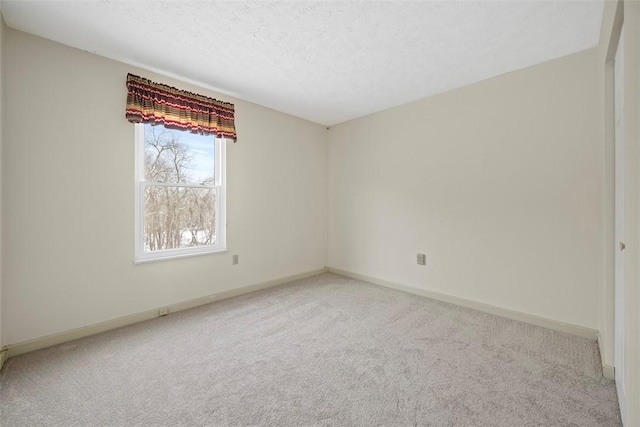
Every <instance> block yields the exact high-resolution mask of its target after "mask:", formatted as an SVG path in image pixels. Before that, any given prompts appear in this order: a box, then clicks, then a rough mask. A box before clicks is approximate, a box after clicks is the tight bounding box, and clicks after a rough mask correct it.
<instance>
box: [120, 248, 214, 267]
mask: <svg viewBox="0 0 640 427" xmlns="http://www.w3.org/2000/svg"><path fill="white" fill-rule="evenodd" d="M224 252H227V248H212V249H201V250H198V251H194V252H181V253H180V252H179V253H176V252H171V253H162V251H158V252H156V253H150V254H146V255H145V256H144V257H136V258H135V260H134V261H133V263H134V264H146V263H148V262H157V261H169V260H172V259H180V258H189V257H194V256H201V255H209V254H219V253H224Z"/></svg>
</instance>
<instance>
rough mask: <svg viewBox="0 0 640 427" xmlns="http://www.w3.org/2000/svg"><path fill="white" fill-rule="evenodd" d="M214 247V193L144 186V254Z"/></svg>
mask: <svg viewBox="0 0 640 427" xmlns="http://www.w3.org/2000/svg"><path fill="white" fill-rule="evenodd" d="M216 243H217V242H216V189H213V188H193V187H166V186H157V185H146V186H144V250H145V252H152V251H157V250H163V249H177V248H189V247H194V246H203V245H215V244H216Z"/></svg>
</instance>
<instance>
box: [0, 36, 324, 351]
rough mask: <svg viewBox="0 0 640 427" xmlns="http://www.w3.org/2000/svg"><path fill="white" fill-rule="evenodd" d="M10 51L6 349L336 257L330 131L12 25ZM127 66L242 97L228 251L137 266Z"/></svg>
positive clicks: (231, 165) (232, 148)
mask: <svg viewBox="0 0 640 427" xmlns="http://www.w3.org/2000/svg"><path fill="white" fill-rule="evenodd" d="M4 54H5V57H4V61H5V78H6V86H5V89H6V90H5V94H4V101H5V106H6V108H5V113H6V116H5V118H6V120H5V129H4V132H5V133H4V147H3V148H4V153H3V164H2V167H3V174H4V179H3V182H2V184H3V187H2V197H3V204H4V216H3V218H2V221H3V229H4V241H3V243H4V248H5V253H4V283H3V302H2V304H3V306H2V310H3V316H4V321H3V325H2V328H3V335H4V338H3V340H4V343H5V344H15V343H20V342H24V341H27V340H30V339H35V338H40V337H44V336H47V335H51V334H55V333H59V332H63V331H68V330H71V329H74V328H79V327H82V326H85V325H90V324H94V323H98V322H102V321H106V320H110V319H114V318H118V317H121V316H125V315H129V314H134V313H139V312H142V311H145V310H150V309H153V308H156V307H161V306H165V305H169V304H173V303H177V302H181V301H186V300H190V299H193V298H198V297H201V296H205V295H209V294H213V293H217V292H220V291H224V290H229V289H233V288H238V287H240V286H244V285H250V284H254V283H259V282H263V281H267V280H271V279H276V278H281V277H286V276H289V275H294V274H298V273H303V272H307V271H311V270H315V269H319V268H322V267H323V266H325V265H326V263H327V262H326V256H327V255H326V254H327V210H326V205H327V186H326V177H327V148H326V138H327V134H326V129H325V128H324V127H322V126H320V125H317V124H313V123H310V122H306V121H303V120H300V119H297V118H294V117H291V116H288V115H285V114H282V113H278V112H276V111H273V110H269V109H267V108H263V107H260V106H257V105H254V104H250V103H247V102H243V101H239V100H236V99H232V98H230V97H227V96H222V95H218V94H215V93H212V92H210V91H208V90H205V89H201V88H198V87H194V86H191V85H188V84H185V83H182V82H178V81H174V80H171V79H168V78H164V77H162V76H158V75H155V74H153V73H151V72H146V71H143V70H140V69H135V68H133V67H130V66H127V65H125V64H122V63H118V62H115V61H112V60H108V59H105V58H102V57H99V56H96V55H93V54H90V53H87V52H82V51H79V50H76V49H72V48H69V47H65V46H62V45H59V44H56V43H53V42H50V41H47V40H44V39H40V38H37V37H35V36H31V35H27V34H25V33H22V32H18V31H15V30H11V29H6V32H5V52H4ZM127 72H132V73H135V74H139V75H143V76H145V77H148V78H150V79H152V80H155V81H160V82H163V83H167V84H170V85H173V86H176V87H179V88H182V89H186V90H190V91H193V92H198V93H202V94H204V95H209V96H213V97H215V98H217V99H221V100H225V101H230V102H233V103H235V105H236V117H237V122H236V123H237V131H238V143H237V144H232V143H229V144H228V145H227V146H228V151H227V156H228V159H227V169H228V234H227V240H228V248H229V252H228V253H225V254H213V255H206V256H199V257H194V258H188V259H181V260H172V261H164V262H156V263H149V264H142V265H134V264H133V258H134V234H133V233H134V230H133V227H134V205H133V201H134V185H133V184H134V172H133V171H134V131H133V125H132V124H131V123H128V122H127V121H126V120H125V118H124V109H125V100H126V87H125V80H126V74H127ZM7 249H8V250H7ZM232 254H239V255H240V264H239V265H237V266H232V264H231V255H232Z"/></svg>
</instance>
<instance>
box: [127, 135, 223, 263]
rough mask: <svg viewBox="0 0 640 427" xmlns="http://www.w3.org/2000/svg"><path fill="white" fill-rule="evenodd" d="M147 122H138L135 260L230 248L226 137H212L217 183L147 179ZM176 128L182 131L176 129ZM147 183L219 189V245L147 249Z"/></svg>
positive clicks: (211, 251)
mask: <svg viewBox="0 0 640 427" xmlns="http://www.w3.org/2000/svg"><path fill="white" fill-rule="evenodd" d="M144 126H145V125H144V124H142V123H135V126H134V128H135V129H134V132H135V137H134V138H135V144H134V145H135V168H134V169H135V256H134V263H135V264H141V263H147V262H154V261H163V260H170V259H177V258H185V257H191V256H198V255H206V254H212V253H220V252H226V251H227V207H226V202H227V191H226V190H227V179H226V175H227V173H226V172H227V167H226V166H227V161H226V160H227V153H226V151H227V150H226V139H225V138H217V137H215V136H213V135H211V136H210V138H212V139H213V142H214V144H215V149H214V162H215V164H214V172H215V185H213V186H208V185H198V184H185V183H181V184H178V183H154V182H148V181H146V180H145V175H144V167H145V165H144V158H145V156H144V150H145V146H144V144H145V140H144V134H145V132H144ZM176 132H182V131H180V130H176ZM147 185H151V186H165V187H174V188H187V187H191V188H203V189H210V188H214V189H216V192H217V194H216V207H215V208H216V224H215V227H216V244H215V245H203V246H192V247H187V248H175V249H161V250H157V251H153V252H147V251H145V250H144V242H145V239H144V197H142V195H143V194H144V188H145V187H146V186H147Z"/></svg>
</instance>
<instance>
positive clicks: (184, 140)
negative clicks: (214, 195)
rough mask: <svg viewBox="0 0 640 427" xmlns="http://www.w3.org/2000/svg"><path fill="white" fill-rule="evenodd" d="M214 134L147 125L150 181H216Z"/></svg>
mask: <svg viewBox="0 0 640 427" xmlns="http://www.w3.org/2000/svg"><path fill="white" fill-rule="evenodd" d="M214 155H215V140H214V137H213V136H211V135H209V136H203V135H198V134H194V133H190V132H181V131H177V130H170V129H167V128H165V127H164V126H151V125H150V124H145V125H144V170H145V180H146V181H148V182H165V183H188V184H200V185H215V183H214V177H215V171H214V165H215V162H214Z"/></svg>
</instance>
